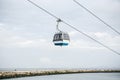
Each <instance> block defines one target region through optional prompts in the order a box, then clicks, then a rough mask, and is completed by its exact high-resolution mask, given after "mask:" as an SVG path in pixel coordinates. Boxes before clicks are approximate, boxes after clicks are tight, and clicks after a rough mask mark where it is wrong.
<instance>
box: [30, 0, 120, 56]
mask: <svg viewBox="0 0 120 80" xmlns="http://www.w3.org/2000/svg"><path fill="white" fill-rule="evenodd" d="M28 1H29V2H30V3H32V4H33V5H34V6H36V7H38V8H39V9H41V10H43V11H44V12H46V13H47V14H49V15H51V16H52V17H54V18H56V19H57V20H60V21H61V22H63V23H64V24H66V25H68V26H69V27H70V28H72V29H74V30H76V31H78V32H79V33H81V34H83V35H84V36H86V37H88V38H90V39H92V40H93V41H95V42H97V43H98V44H100V45H102V46H103V47H105V48H107V49H108V50H110V51H112V52H114V53H116V54H118V55H120V53H119V52H117V51H115V50H113V49H111V48H109V47H108V46H106V45H104V44H103V43H101V42H99V41H97V40H96V39H94V38H92V37H91V36H89V35H87V34H86V33H84V32H82V31H80V30H79V29H77V28H75V27H74V26H72V25H71V24H69V23H67V22H65V21H63V20H62V19H60V18H58V17H56V16H55V15H54V14H52V13H50V12H49V11H47V10H46V9H44V8H42V7H40V6H38V5H37V4H36V3H34V2H32V1H31V0H28Z"/></svg>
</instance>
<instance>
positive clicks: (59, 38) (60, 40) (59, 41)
mask: <svg viewBox="0 0 120 80" xmlns="http://www.w3.org/2000/svg"><path fill="white" fill-rule="evenodd" d="M59 22H61V20H60V19H58V20H57V26H56V27H57V28H56V29H57V30H58V32H57V33H55V34H54V37H53V42H54V45H55V46H68V44H69V42H70V38H69V35H68V33H66V32H63V31H61V30H59V29H58V24H59Z"/></svg>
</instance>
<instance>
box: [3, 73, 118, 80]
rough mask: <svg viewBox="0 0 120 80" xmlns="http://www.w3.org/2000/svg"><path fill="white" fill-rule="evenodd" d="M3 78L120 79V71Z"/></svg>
mask: <svg viewBox="0 0 120 80" xmlns="http://www.w3.org/2000/svg"><path fill="white" fill-rule="evenodd" d="M3 80H120V73H79V74H63V75H49V76H35V77H24V78H14V79H3Z"/></svg>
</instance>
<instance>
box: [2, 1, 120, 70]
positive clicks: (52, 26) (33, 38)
mask: <svg viewBox="0 0 120 80" xmlns="http://www.w3.org/2000/svg"><path fill="white" fill-rule="evenodd" d="M32 1H34V2H35V3H37V4H38V5H40V6H41V7H43V8H45V9H47V10H48V11H49V12H52V13H53V14H55V15H56V16H58V17H60V18H61V19H63V20H65V21H66V22H68V23H69V24H71V25H74V26H75V27H76V28H78V29H79V30H81V31H83V32H84V33H86V34H88V35H90V36H91V37H93V38H94V39H96V40H98V41H100V42H102V43H103V44H105V45H107V46H109V47H110V48H112V49H114V50H115V51H117V52H119V53H120V35H119V34H117V33H116V32H114V31H112V30H111V29H110V28H108V27H107V26H106V25H104V24H103V23H102V22H100V21H99V20H97V19H96V18H95V17H93V16H92V15H91V14H89V13H88V12H86V11H85V10H84V9H82V8H81V7H80V6H78V5H77V4H76V3H74V2H73V0H32ZM77 1H78V2H80V3H81V4H82V5H84V6H85V7H87V8H88V9H90V10H91V11H92V12H93V13H95V14H96V15H97V16H99V17H101V18H102V19H103V20H104V21H106V22H107V23H108V24H110V25H111V26H113V27H114V28H115V29H116V30H118V31H119V32H120V1H119V0H77ZM60 29H61V30H63V31H65V32H68V33H69V35H70V45H69V46H67V47H56V46H54V44H53V42H52V39H53V35H54V33H55V32H56V19H54V18H53V17H51V16H50V15H48V14H46V13H45V12H43V11H42V10H40V9H38V8H37V7H35V6H34V5H32V4H31V3H29V2H28V1H27V0H0V68H100V67H101V68H120V55H117V54H115V53H113V52H111V51H110V50H108V49H106V48H104V47H103V46H101V45H99V44H98V43H96V42H94V41H92V40H91V39H89V38H87V37H86V36H84V35H82V34H80V33H78V32H76V31H75V30H73V29H71V28H69V27H68V26H67V25H65V24H63V23H61V24H60Z"/></svg>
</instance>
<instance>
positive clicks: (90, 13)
mask: <svg viewBox="0 0 120 80" xmlns="http://www.w3.org/2000/svg"><path fill="white" fill-rule="evenodd" d="M73 1H74V2H75V3H76V4H78V5H79V6H80V7H82V8H83V9H85V10H86V11H87V12H89V13H90V14H91V15H93V16H94V17H95V18H97V19H98V20H99V21H101V22H102V23H103V24H105V25H106V26H107V27H109V28H110V29H112V30H113V31H115V32H116V33H118V34H119V35H120V32H119V31H117V30H116V29H114V28H113V27H112V26H111V25H109V24H108V23H106V22H105V21H104V20H102V19H101V18H100V17H98V16H97V15H95V14H94V13H93V12H92V11H90V10H89V9H87V8H86V7H84V6H83V5H82V4H80V3H79V2H78V1H76V0H73Z"/></svg>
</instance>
